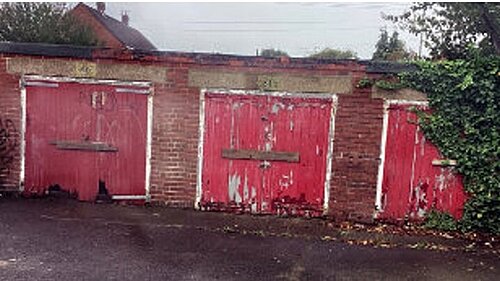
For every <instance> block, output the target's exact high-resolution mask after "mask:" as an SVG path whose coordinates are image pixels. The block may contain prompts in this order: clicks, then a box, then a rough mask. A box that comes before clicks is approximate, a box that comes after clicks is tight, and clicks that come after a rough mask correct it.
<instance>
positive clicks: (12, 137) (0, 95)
mask: <svg viewBox="0 0 500 281" xmlns="http://www.w3.org/2000/svg"><path fill="white" fill-rule="evenodd" d="M20 93H21V90H20V88H19V77H15V76H12V75H10V74H7V73H6V63H5V58H3V57H0V156H1V158H2V159H0V191H5V190H18V189H19V172H20V158H21V157H20V153H19V152H20V150H19V149H20V142H21V141H20V137H21V135H20V133H21V99H20Z"/></svg>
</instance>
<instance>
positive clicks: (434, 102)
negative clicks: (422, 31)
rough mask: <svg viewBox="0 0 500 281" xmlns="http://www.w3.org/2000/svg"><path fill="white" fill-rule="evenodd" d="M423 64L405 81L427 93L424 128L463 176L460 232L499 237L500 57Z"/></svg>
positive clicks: (477, 57) (421, 119)
mask: <svg viewBox="0 0 500 281" xmlns="http://www.w3.org/2000/svg"><path fill="white" fill-rule="evenodd" d="M418 65H419V70H418V71H416V72H413V73H404V74H402V75H401V77H400V78H401V81H402V83H403V84H404V85H406V86H408V87H411V88H414V89H416V90H419V91H422V92H424V93H427V95H428V98H429V105H430V108H431V109H432V114H427V113H422V112H420V114H419V116H420V117H421V118H420V125H421V126H422V128H423V130H424V132H425V135H426V137H427V138H428V139H430V140H431V141H432V142H433V143H434V144H436V145H437V146H438V147H439V149H440V151H441V153H442V154H443V156H444V157H446V158H448V159H455V160H457V167H456V169H457V171H458V172H459V173H461V174H462V175H463V176H464V185H465V189H466V191H467V193H468V194H469V196H470V199H469V200H468V202H467V204H466V206H465V210H464V216H463V218H462V220H461V222H460V224H461V227H462V229H463V230H481V231H488V232H493V233H500V87H499V85H500V57H499V56H488V57H484V56H480V55H478V54H475V55H472V56H470V57H469V58H468V59H467V60H456V61H440V62H427V61H422V62H419V63H418Z"/></svg>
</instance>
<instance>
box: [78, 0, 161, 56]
mask: <svg viewBox="0 0 500 281" xmlns="http://www.w3.org/2000/svg"><path fill="white" fill-rule="evenodd" d="M96 6H97V9H94V8H92V7H90V6H87V5H85V4H83V3H79V4H78V5H77V6H76V7H75V8H74V9H73V10H72V11H71V13H72V14H73V15H74V16H75V17H77V18H78V19H80V20H81V21H82V22H83V23H85V24H87V25H89V26H90V28H92V30H93V31H94V33H95V34H96V36H97V38H98V40H99V41H100V43H101V44H102V45H103V46H104V47H109V48H127V49H140V50H156V47H155V46H154V45H153V44H152V43H151V42H150V41H149V40H148V39H147V38H146V37H145V36H144V35H143V34H142V33H140V32H139V31H138V30H136V29H134V28H132V27H130V26H129V25H128V24H129V17H128V15H127V14H126V13H123V14H122V18H121V21H119V20H116V19H114V18H112V17H110V16H108V15H106V13H105V10H106V4H105V3H104V2H98V3H97V4H96Z"/></svg>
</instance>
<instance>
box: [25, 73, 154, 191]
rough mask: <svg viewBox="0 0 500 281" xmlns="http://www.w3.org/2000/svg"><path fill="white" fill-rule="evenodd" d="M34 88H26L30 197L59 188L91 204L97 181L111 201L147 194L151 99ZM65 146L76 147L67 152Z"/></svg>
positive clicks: (90, 87)
mask: <svg viewBox="0 0 500 281" xmlns="http://www.w3.org/2000/svg"><path fill="white" fill-rule="evenodd" d="M31 83H32V84H31V86H30V85H28V86H27V87H26V97H27V110H26V114H27V115H26V117H27V118H26V164H25V166H26V178H25V190H24V191H25V193H26V194H27V195H30V194H43V193H44V192H45V191H46V190H47V189H48V188H49V187H50V186H53V185H58V186H60V187H61V188H62V189H64V190H67V191H69V192H71V193H75V194H77V195H78V198H79V199H80V200H88V201H90V200H94V199H95V198H96V195H97V193H98V191H99V181H102V183H103V184H104V185H102V186H101V187H104V186H105V188H106V189H107V191H108V192H109V195H144V194H145V162H146V157H145V153H146V133H147V131H146V130H147V128H146V120H147V95H144V94H130V93H125V92H124V87H117V86H112V85H99V84H80V83H68V82H46V81H42V82H41V83H45V84H38V85H37V84H36V83H35V84H33V81H31ZM126 88H130V89H132V91H133V90H134V89H135V90H140V88H138V87H126ZM142 90H143V89H142ZM58 143H59V144H61V143H62V144H63V146H62V147H61V146H60V145H59V146H58V145H55V144H58ZM66 143H70V144H77V145H72V146H71V147H69V148H65V147H64V144H66ZM96 146H100V147H102V146H106V147H111V148H113V149H110V150H109V151H102V150H96V149H93V147H96ZM75 147H76V148H78V149H75Z"/></svg>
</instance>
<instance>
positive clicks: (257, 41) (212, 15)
mask: <svg viewBox="0 0 500 281" xmlns="http://www.w3.org/2000/svg"><path fill="white" fill-rule="evenodd" d="M90 5H93V3H90ZM409 5H410V3H117V2H113V3H109V2H108V3H106V13H107V14H109V15H111V16H112V17H115V18H117V19H120V17H121V13H122V12H123V11H126V12H127V13H128V14H129V16H130V25H131V26H132V27H134V28H136V29H138V30H139V31H141V32H142V33H143V34H144V35H145V36H146V37H147V38H149V39H150V40H151V42H153V44H155V45H156V46H157V48H158V49H160V50H168V51H186V52H211V53H212V52H218V53H228V54H241V55H254V54H255V51H256V49H263V48H278V49H281V50H284V51H286V52H288V54H290V55H291V56H298V57H300V56H307V55H310V54H312V53H314V52H315V51H318V50H321V49H323V48H325V47H330V48H337V49H344V50H346V49H350V50H353V51H355V52H356V53H357V54H358V56H359V57H360V58H364V59H368V58H371V55H372V53H373V51H374V48H375V47H374V45H375V43H376V41H377V39H378V36H379V30H380V28H382V27H387V28H388V30H389V31H392V30H394V26H393V25H392V24H391V23H390V22H387V21H385V20H383V19H382V17H381V14H382V12H383V13H388V14H400V13H401V12H402V11H404V10H405V8H407V7H408V6H409ZM400 33H401V35H400V36H401V38H402V39H403V40H405V41H406V42H407V46H408V47H410V48H411V49H413V50H414V51H418V45H419V44H418V39H417V38H416V37H414V36H412V35H409V34H405V33H404V32H400Z"/></svg>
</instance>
